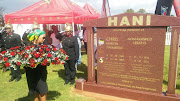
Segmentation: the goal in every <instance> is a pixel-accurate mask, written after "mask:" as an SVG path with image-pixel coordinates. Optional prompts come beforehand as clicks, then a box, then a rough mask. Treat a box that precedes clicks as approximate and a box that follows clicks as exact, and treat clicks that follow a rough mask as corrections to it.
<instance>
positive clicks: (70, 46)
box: [62, 23, 79, 85]
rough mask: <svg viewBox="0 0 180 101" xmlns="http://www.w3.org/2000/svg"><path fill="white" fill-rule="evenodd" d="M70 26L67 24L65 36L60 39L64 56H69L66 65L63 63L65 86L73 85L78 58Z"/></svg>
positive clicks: (76, 45) (77, 49)
mask: <svg viewBox="0 0 180 101" xmlns="http://www.w3.org/2000/svg"><path fill="white" fill-rule="evenodd" d="M72 32H73V30H72V26H71V25H70V24H69V23H67V24H66V27H65V35H64V36H63V38H62V46H63V49H64V51H65V52H66V54H67V55H68V56H69V57H68V60H67V61H66V63H64V68H65V76H66V79H65V83H64V84H65V85H67V84H68V83H69V82H71V84H70V85H73V84H74V83H75V76H76V68H75V64H76V62H77V60H78V58H79V45H78V41H77V37H76V36H73V35H72Z"/></svg>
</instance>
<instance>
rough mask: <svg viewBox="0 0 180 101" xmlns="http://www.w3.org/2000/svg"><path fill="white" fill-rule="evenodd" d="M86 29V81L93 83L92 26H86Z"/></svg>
mask: <svg viewBox="0 0 180 101" xmlns="http://www.w3.org/2000/svg"><path fill="white" fill-rule="evenodd" d="M86 30H87V38H88V39H87V54H88V56H87V58H88V59H87V60H88V81H87V83H95V82H96V81H95V56H94V32H93V29H92V27H86Z"/></svg>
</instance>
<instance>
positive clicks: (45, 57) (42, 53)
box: [0, 45, 68, 69]
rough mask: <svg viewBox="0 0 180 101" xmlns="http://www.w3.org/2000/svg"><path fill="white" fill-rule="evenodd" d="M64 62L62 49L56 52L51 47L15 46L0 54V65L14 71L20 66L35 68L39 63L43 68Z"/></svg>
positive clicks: (64, 53)
mask: <svg viewBox="0 0 180 101" xmlns="http://www.w3.org/2000/svg"><path fill="white" fill-rule="evenodd" d="M66 60H68V56H67V55H66V52H65V51H64V50H63V49H58V50H57V48H55V47H53V46H51V45H31V46H25V47H19V46H17V47H13V48H10V49H9V50H7V51H2V52H1V53H0V63H1V64H4V65H5V66H6V67H13V68H14V69H16V67H17V66H22V65H23V66H25V65H28V66H29V67H31V68H35V67H36V65H38V64H40V63H41V65H43V66H47V65H48V64H50V63H52V64H53V65H55V64H64V63H65V61H66Z"/></svg>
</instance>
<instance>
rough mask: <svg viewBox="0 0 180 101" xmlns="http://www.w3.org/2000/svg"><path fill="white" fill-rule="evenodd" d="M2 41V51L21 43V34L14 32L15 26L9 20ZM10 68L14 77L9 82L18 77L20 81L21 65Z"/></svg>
mask: <svg viewBox="0 0 180 101" xmlns="http://www.w3.org/2000/svg"><path fill="white" fill-rule="evenodd" d="M2 43H3V44H2V45H1V49H2V51H5V50H7V49H10V48H12V47H16V46H20V45H21V37H20V35H18V34H15V33H14V32H13V26H12V24H11V23H9V22H8V23H7V24H6V25H5V31H4V32H3V33H2ZM10 69H11V73H12V77H11V79H10V80H9V82H11V81H13V80H14V79H16V82H17V81H19V80H20V79H21V72H20V66H17V70H14V68H12V67H10Z"/></svg>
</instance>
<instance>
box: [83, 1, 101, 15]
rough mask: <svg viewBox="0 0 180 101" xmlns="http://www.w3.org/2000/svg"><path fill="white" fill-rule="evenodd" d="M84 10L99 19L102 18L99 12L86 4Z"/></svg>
mask: <svg viewBox="0 0 180 101" xmlns="http://www.w3.org/2000/svg"><path fill="white" fill-rule="evenodd" d="M83 8H84V9H86V10H87V11H88V12H89V13H91V14H92V15H95V16H97V17H98V18H100V17H101V14H100V13H99V12H97V11H96V10H95V9H94V8H92V7H91V6H90V5H89V4H88V3H86V4H85V5H84V7H83Z"/></svg>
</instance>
